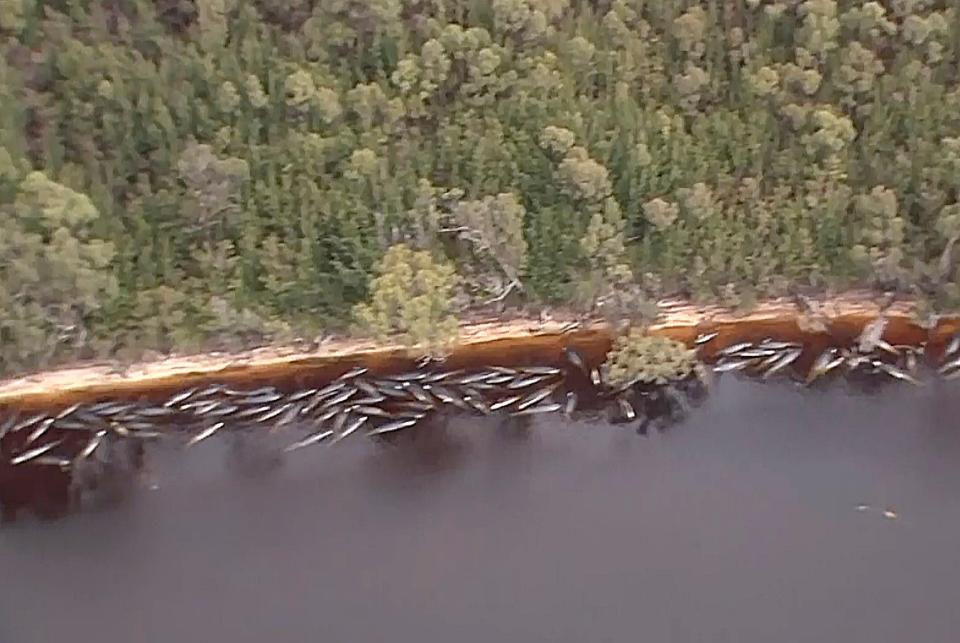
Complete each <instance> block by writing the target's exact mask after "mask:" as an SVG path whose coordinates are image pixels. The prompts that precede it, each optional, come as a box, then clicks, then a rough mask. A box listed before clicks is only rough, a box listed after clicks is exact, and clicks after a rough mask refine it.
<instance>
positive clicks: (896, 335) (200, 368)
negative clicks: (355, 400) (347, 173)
mask: <svg viewBox="0 0 960 643" xmlns="http://www.w3.org/2000/svg"><path fill="white" fill-rule="evenodd" d="M875 299H876V298H875V296H874V295H871V294H870V293H863V292H851V293H847V294H845V295H842V296H834V297H831V298H829V299H826V300H822V301H816V300H810V301H809V308H808V309H806V310H800V308H798V306H797V305H796V304H795V303H794V302H792V301H791V300H787V299H777V300H770V301H766V302H762V303H761V304H759V305H757V306H756V307H755V308H753V309H752V310H751V311H750V312H749V313H743V314H741V313H738V312H736V311H731V310H728V309H724V308H721V307H717V306H695V305H692V304H690V303H688V302H685V301H682V300H664V301H662V302H660V311H661V315H660V317H659V319H658V320H657V322H656V323H655V324H653V325H652V326H651V327H650V328H649V332H651V333H654V334H663V335H667V336H670V337H673V338H675V339H678V340H681V341H685V342H690V341H692V340H693V338H694V337H695V336H696V334H697V333H698V332H706V331H709V330H720V331H721V334H722V338H721V339H722V340H723V342H724V343H730V342H733V341H739V339H759V338H760V337H762V336H763V335H765V334H767V333H771V332H773V333H775V334H777V336H778V337H801V336H803V337H810V336H816V335H817V334H821V335H824V336H826V335H828V334H829V335H832V336H833V337H834V338H836V337H837V336H838V335H839V336H841V337H845V338H846V339H847V340H849V339H850V338H852V337H853V336H854V335H855V334H856V333H857V332H858V331H859V329H860V328H862V326H863V325H864V324H865V323H867V322H868V321H869V320H871V319H874V318H875V317H876V316H877V315H878V314H879V313H880V312H881V308H880V306H879V305H878V304H877V302H876V300H875ZM915 308H916V306H915V302H912V301H899V302H896V303H894V304H893V305H892V306H889V307H888V308H886V309H885V310H884V314H886V315H888V317H889V318H890V319H891V324H890V329H889V330H890V331H891V332H888V334H887V335H886V336H885V337H886V338H887V339H888V340H889V341H894V342H903V343H912V344H915V343H917V342H919V341H924V340H928V339H929V340H931V341H932V342H933V343H941V344H942V343H943V342H944V341H946V338H947V337H948V336H949V335H951V334H953V333H955V332H957V330H958V329H960V317H958V316H951V317H944V318H942V319H941V320H940V322H939V324H938V325H936V327H935V328H931V329H922V328H920V327H919V326H917V325H916V323H915V322H916V320H915V319H914V316H913V312H914V310H915ZM574 322H575V318H574V317H573V316H572V315H569V314H557V315H556V316H555V317H554V318H552V319H551V320H548V321H540V320H534V319H513V320H509V321H500V320H489V321H486V322H473V323H468V324H465V325H463V326H462V327H461V330H460V341H459V343H458V345H457V348H456V350H455V351H454V353H453V356H452V359H451V360H449V362H450V363H451V364H456V365H457V366H458V367H459V366H462V365H469V364H483V363H487V364H490V363H501V362H503V363H510V362H509V360H506V361H504V360H503V358H504V357H508V356H511V355H514V354H517V353H523V354H524V355H525V356H526V357H528V358H529V359H532V360H534V361H544V360H546V361H550V360H552V359H554V358H555V357H556V355H557V353H558V351H559V349H560V347H561V346H562V345H567V344H570V345H575V346H577V347H578V348H579V349H580V350H581V351H584V352H585V353H587V354H588V355H589V357H590V358H591V360H592V361H594V362H596V363H599V362H602V361H603V357H604V354H605V353H606V351H607V350H609V347H610V344H611V341H612V335H613V334H612V332H611V329H610V327H609V325H608V324H606V323H604V322H602V321H599V320H582V321H581V322H580V324H579V326H578V327H577V328H576V329H575V330H573V331H572V332H570V331H569V329H570V326H571V324H573V323H574ZM412 361H413V360H412V359H411V351H409V350H407V349H404V348H403V347H400V346H393V345H382V344H377V343H376V342H373V341H370V340H352V339H332V340H331V341H330V342H328V343H326V344H324V345H323V346H321V347H318V348H317V349H316V350H312V351H303V350H299V349H296V348H292V347H265V348H261V349H257V350H253V351H248V352H245V353H240V354H233V355H223V354H219V353H211V354H205V355H192V356H171V357H168V358H165V359H162V360H159V361H155V362H148V363H141V364H134V365H129V366H127V367H125V368H122V369H118V368H116V367H115V366H113V367H112V366H106V365H99V366H83V365H78V366H76V367H74V368H65V369H59V370H54V371H47V372H42V373H35V374H33V375H28V376H23V377H18V378H14V379H9V380H6V381H3V380H0V406H3V405H7V406H11V407H18V408H25V409H27V408H44V407H48V406H51V405H58V404H59V405H68V404H71V403H73V402H76V401H88V400H91V399H100V398H102V397H104V396H108V397H111V398H115V397H119V398H124V397H136V396H144V395H162V394H164V393H167V392H169V391H173V390H177V389H183V388H184V387H188V386H192V385H196V384H199V383H202V382H209V381H219V382H229V383H232V384H237V383H243V384H246V385H250V386H255V385H258V384H262V383H272V384H278V383H279V384H281V385H282V384H284V383H286V382H291V381H292V382H294V383H295V384H302V383H303V382H304V381H308V380H311V381H316V380H322V379H324V378H328V377H330V376H331V374H332V373H339V372H342V371H343V370H346V369H348V368H350V367H351V366H354V365H357V364H361V365H364V366H369V367H371V368H374V369H378V370H383V369H391V368H398V369H403V368H409V367H410V365H411V363H412Z"/></svg>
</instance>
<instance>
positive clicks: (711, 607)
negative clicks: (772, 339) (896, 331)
mask: <svg viewBox="0 0 960 643" xmlns="http://www.w3.org/2000/svg"><path fill="white" fill-rule="evenodd" d="M957 417H960V396H958V395H957V388H956V387H951V386H949V385H948V384H943V383H941V384H937V385H931V386H929V387H926V388H924V389H920V390H914V389H909V388H907V387H901V386H892V387H889V388H888V389H885V390H884V391H883V394H882V395H875V396H864V395H852V394H850V392H849V391H846V390H845V389H844V386H843V385H842V384H837V385H834V386H832V387H830V389H829V390H827V391H820V392H801V391H799V390H797V389H796V387H794V386H791V385H789V384H783V385H769V384H768V385H759V384H753V383H747V382H742V381H737V380H735V379H733V378H731V377H725V378H724V379H723V380H722V381H721V382H720V385H719V387H718V390H717V391H716V392H715V394H714V395H712V396H711V397H710V398H709V399H708V400H707V401H706V402H705V404H704V405H703V406H702V407H700V408H699V409H697V410H696V411H695V413H694V415H693V416H692V417H691V418H690V419H688V420H687V421H686V422H685V423H683V424H681V425H678V426H676V427H673V428H672V429H670V430H669V431H668V432H667V433H664V434H655V435H652V436H650V437H646V438H644V437H640V436H638V435H635V434H634V433H633V432H632V431H631V430H630V429H629V428H626V427H623V426H610V425H605V424H598V423H577V422H568V421H565V420H563V419H561V418H559V417H551V418H539V419H537V420H536V421H535V422H534V423H533V425H532V426H531V427H530V429H529V430H528V431H524V430H522V429H519V428H517V427H510V426H497V424H496V422H492V421H487V420H483V419H472V418H464V419H452V420H450V421H449V423H448V425H447V427H446V430H443V429H437V430H433V431H430V432H429V433H428V432H427V431H424V432H423V433H422V434H421V435H419V436H417V437H416V438H415V439H411V440H408V441H406V442H404V443H402V444H400V445H396V446H392V447H390V446H386V445H377V444H373V443H371V442H369V441H366V440H353V441H345V442H344V443H342V444H341V445H337V447H335V448H329V449H328V448H322V447H318V448H316V449H314V450H311V449H305V450H302V451H299V452H296V453H294V454H290V456H288V457H287V458H286V459H285V460H284V461H283V463H282V464H281V465H280V466H278V467H271V466H268V465H267V464H264V462H263V461H264V460H265V459H266V461H267V462H268V464H269V461H270V459H269V458H267V457H266V456H260V455H258V454H259V449H260V448H262V447H263V445H262V444H254V445H249V444H247V445H243V444H237V443H236V440H235V438H234V437H232V436H229V435H226V436H222V437H221V438H217V439H211V440H210V441H209V442H206V443H203V444H202V445H200V446H198V447H197V448H196V449H193V450H191V451H189V452H181V451H179V450H176V449H171V450H169V451H167V450H163V449H160V450H156V451H152V452H150V453H149V454H148V456H149V457H148V461H149V464H150V474H149V476H148V479H149V480H153V481H155V482H156V483H157V484H158V485H159V486H158V488H156V489H153V490H151V488H150V485H149V484H144V483H140V484H139V485H138V486H136V487H134V488H133V489H132V491H131V492H130V494H129V496H128V497H126V498H125V499H124V500H123V501H122V502H119V503H115V504H111V505H108V506H105V507H103V508H99V509H96V510H89V511H85V512H81V513H77V514H73V515H71V516H68V517H67V518H65V519H61V520H57V521H52V522H37V521H33V520H19V521H18V522H16V523H14V524H12V525H5V526H4V527H2V528H0V570H2V573H3V583H2V584H0V641H4V642H6V641H10V642H11V643H14V642H15V643H34V642H37V643H46V642H49V641H61V640H70V641H91V642H93V641H125V642H126V641H130V642H139V641H143V642H150V643H169V642H171V641H204V642H207V643H215V642H224V643H228V642H229V643H239V642H245V641H251V642H253V641H256V642H261V641H271V642H273V643H281V642H286V641H290V642H298V643H299V642H302V641H313V640H328V641H383V640H389V641H391V642H393V643H404V642H408V641H409V642H417V643H424V642H429V641H442V642H445V643H446V642H448V641H457V642H459V643H470V642H474V641H476V642H478V643H480V642H482V643H489V642H490V641H496V640H502V641H550V642H565V641H570V642H576V643H582V642H584V641H591V642H600V641H637V640H643V641H691V642H694V641H697V642H699V641H731V642H737V643H741V642H753V641H756V642H758V643H760V642H764V643H768V642H769V641H778V642H779V643H783V642H792V641H797V642H801V641H844V642H847V643H853V642H857V641H864V642H870V643H882V642H885V641H890V642H894V641H896V642H898V643H899V642H902V641H922V642H924V643H937V642H940V641H943V642H945V643H946V642H950V643H952V642H953V641H956V639H957V632H958V631H960V610H958V609H957V607H956V603H957V596H958V589H957V588H958V587H960V556H957V543H960V431H958V429H960V427H958V426H957V423H958V422H957V419H956V418H957ZM287 441H289V439H288V438H287ZM858 505H868V506H869V507H870V508H869V509H867V510H858V508H857V507H858ZM884 510H891V511H894V512H895V513H896V518H886V517H884V515H883V511H884Z"/></svg>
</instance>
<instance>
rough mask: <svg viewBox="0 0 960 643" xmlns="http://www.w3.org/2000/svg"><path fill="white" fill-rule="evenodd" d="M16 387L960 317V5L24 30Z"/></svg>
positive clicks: (653, 4)
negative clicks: (873, 313) (650, 334)
mask: <svg viewBox="0 0 960 643" xmlns="http://www.w3.org/2000/svg"><path fill="white" fill-rule="evenodd" d="M0 41H2V45H0V46H2V47H3V58H2V60H0V373H7V374H9V373H13V372H17V371H22V370H24V369H32V368H37V367H43V366H50V365H52V364H56V363H60V362H63V361H65V360H71V359H78V358H91V357H100V356H121V357H123V358H133V357H136V356H140V355H142V354H143V353H144V352H145V351H159V352H167V351H172V350H177V351H188V350H198V349H202V348H211V347H227V348H233V347H239V346H244V345H249V344H250V343H253V342H263V341H285V340H289V339H291V338H293V337H306V338H313V337H316V336H317V335H318V334H320V333H324V332H331V331H332V330H346V329H349V328H362V329H365V332H372V333H376V334H379V335H383V334H388V333H392V332H399V333H401V334H403V335H405V336H406V338H407V339H408V340H409V341H415V340H419V339H425V338H426V339H429V338H430V337H431V336H433V335H435V334H436V333H438V332H440V333H448V332H450V329H451V328H453V327H455V325H456V319H457V316H458V315H463V314H464V311H469V310H471V309H476V308H477V307H482V306H497V305H499V306H511V307H512V306H517V305H550V306H564V307H569V308H575V309H577V310H581V311H589V310H594V309H596V308H597V307H598V306H599V307H606V309H607V310H611V311H615V312H617V313H618V314H624V315H633V314H644V311H649V307H650V304H649V302H651V301H654V300H655V299H656V298H657V297H659V296H663V295H667V294H674V295H681V296H685V297H690V298H692V299H694V300H718V301H721V302H724V303H728V304H740V305H748V304H749V302H750V301H754V300H756V298H758V297H765V296H775V295H782V294H787V293H791V292H795V291H796V290H798V289H800V290H803V291H816V290H824V289H828V288H847V287H853V286H858V287H862V286H869V287H874V288H882V289H885V290H896V291H899V292H904V293H909V294H911V295H913V296H916V297H919V298H922V299H923V300H925V301H928V302H930V303H931V304H932V305H935V306H938V307H940V308H941V309H942V308H947V307H953V306H956V305H957V304H960V272H958V271H960V265H958V263H960V262H958V257H957V256H956V255H958V254H960V252H958V253H953V252H952V249H953V246H954V245H955V244H956V242H957V239H958V238H960V68H958V62H960V1H958V0H944V1H938V2H937V1H933V0H888V1H885V2H852V1H847V0H843V1H835V0H806V1H803V2H800V1H797V0H781V1H778V2H769V1H767V0H706V1H702V2H696V1H690V0H659V1H654V0H592V1H586V0H285V1H284V2H279V1H277V0H153V1H147V0H60V1H52V0H51V1H45V0H0Z"/></svg>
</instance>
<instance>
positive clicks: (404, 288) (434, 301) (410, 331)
mask: <svg viewBox="0 0 960 643" xmlns="http://www.w3.org/2000/svg"><path fill="white" fill-rule="evenodd" d="M456 285H457V276H456V272H455V271H454V269H453V267H452V266H450V265H448V264H445V263H442V262H440V263H438V262H436V261H434V260H433V258H432V257H431V256H430V253H429V252H426V251H415V250H412V249H411V248H409V247H408V246H406V245H405V244H398V245H395V246H393V247H391V248H390V249H389V250H387V252H386V253H385V254H384V256H383V259H382V260H381V261H380V262H379V264H378V265H377V276H376V277H374V279H373V283H372V287H371V299H370V301H369V303H364V304H357V306H356V308H355V314H356V317H357V321H358V322H359V323H360V325H361V326H362V327H363V328H364V330H366V331H368V332H371V333H373V334H374V335H376V336H377V337H378V338H379V339H381V340H387V339H396V340H398V341H400V342H401V343H402V344H404V345H405V346H409V347H410V348H418V349H420V350H422V351H424V352H425V353H442V352H443V351H444V350H445V349H448V348H449V347H450V346H451V345H452V343H453V342H454V341H455V340H456V337H457V329H458V323H457V318H456V317H455V316H454V314H453V289H454V287H455V286H456Z"/></svg>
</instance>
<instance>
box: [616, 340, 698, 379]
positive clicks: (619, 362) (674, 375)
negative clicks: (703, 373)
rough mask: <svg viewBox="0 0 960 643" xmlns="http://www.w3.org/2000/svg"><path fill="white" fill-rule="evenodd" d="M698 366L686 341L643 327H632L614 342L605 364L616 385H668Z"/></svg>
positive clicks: (687, 374)
mask: <svg viewBox="0 0 960 643" xmlns="http://www.w3.org/2000/svg"><path fill="white" fill-rule="evenodd" d="M695 366H696V353H695V352H694V351H693V350H691V349H688V348H687V347H686V346H685V345H684V344H682V343H680V342H678V341H676V340H673V339H670V338H669V337H659V336H654V335H647V334H646V333H645V332H644V331H643V330H642V329H640V328H636V327H635V328H631V329H630V331H629V332H628V333H626V334H624V335H621V336H620V337H618V338H617V339H616V341H615V342H614V345H613V348H612V350H611V351H610V353H609V354H608V355H607V361H606V362H605V363H604V365H603V370H604V378H605V380H606V381H607V382H608V383H609V384H611V385H613V386H622V385H624V384H628V383H630V382H639V383H643V384H666V383H668V382H673V381H676V380H681V379H683V378H685V377H687V376H689V375H690V374H691V373H693V369H694V367H695Z"/></svg>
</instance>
